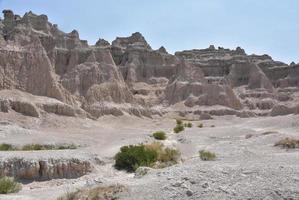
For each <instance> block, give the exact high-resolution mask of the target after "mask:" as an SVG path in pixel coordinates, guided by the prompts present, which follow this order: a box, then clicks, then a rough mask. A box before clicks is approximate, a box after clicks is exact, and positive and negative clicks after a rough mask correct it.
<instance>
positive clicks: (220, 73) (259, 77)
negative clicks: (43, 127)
mask: <svg viewBox="0 0 299 200" xmlns="http://www.w3.org/2000/svg"><path fill="white" fill-rule="evenodd" d="M3 14H4V20H2V21H1V20H0V90H5V89H8V90H15V89H16V90H20V91H23V92H26V93H30V94H32V95H36V96H43V97H49V98H54V99H56V100H58V102H55V103H53V102H52V103H51V102H49V101H45V102H47V103H40V102H38V103H36V102H35V103H32V102H28V101H27V100H24V99H21V101H13V102H12V101H8V100H9V99H10V98H8V96H3V98H1V101H0V102H1V104H0V108H1V111H2V112H9V111H10V110H15V111H16V112H19V113H23V114H25V115H29V116H34V117H39V116H40V115H41V114H43V113H44V112H46V113H55V114H59V115H67V116H78V113H80V116H90V115H91V116H93V117H99V116H102V115H105V114H113V115H116V116H119V115H122V114H124V113H129V114H133V115H137V116H150V115H151V114H153V113H157V110H160V112H158V113H157V114H161V113H163V112H164V109H165V110H167V111H170V110H169V109H167V107H168V106H170V105H171V106H172V108H174V110H175V108H176V107H175V106H173V105H176V104H178V103H183V105H184V106H185V107H186V108H193V107H195V106H214V105H222V106H225V107H228V108H229V109H236V110H240V109H245V110H246V109H249V110H251V112H253V114H254V112H258V111H259V110H263V112H267V113H268V114H270V111H271V109H272V108H273V107H275V105H276V104H278V102H280V103H283V104H293V103H296V102H293V101H296V97H295V96H294V95H293V92H294V91H293V89H292V91H291V92H290V87H293V88H294V87H298V86H299V85H298V84H299V65H298V64H295V63H292V65H290V66H289V65H286V64H284V63H282V62H277V61H273V60H272V58H271V57H270V56H268V55H262V56H257V55H247V54H246V53H245V51H244V50H243V49H241V48H240V47H238V48H236V49H235V50H229V49H224V48H221V47H219V48H218V49H217V48H215V46H213V45H211V46H210V47H209V48H207V49H201V50H188V51H182V52H176V53H175V55H171V54H169V53H168V52H167V50H166V49H165V48H164V47H161V48H159V49H158V50H153V49H152V48H151V46H150V45H149V44H148V43H147V41H146V40H145V38H144V37H143V36H142V35H141V34H140V33H138V32H137V33H134V34H132V35H131V36H129V37H118V38H116V39H115V40H114V41H113V42H112V44H111V45H110V44H109V42H107V41H105V40H104V39H99V40H98V42H97V43H96V44H95V45H94V46H89V45H88V44H87V41H85V40H81V39H80V37H79V33H78V31H76V30H73V31H72V32H70V33H64V32H62V31H60V30H59V29H58V26H57V25H55V24H51V23H50V22H48V17H47V16H46V15H36V14H34V13H32V12H28V13H26V14H25V15H24V16H23V17H19V16H16V15H14V13H13V12H12V11H10V10H5V11H3ZM25 96H26V95H25ZM0 97H1V96H0ZM4 97H5V98H4ZM265 98H270V100H269V99H268V100H264V99H265ZM271 99H272V100H271ZM7 102H9V103H7ZM157 108H159V109H157ZM82 109H85V111H83V110H82ZM215 112H216V111H215ZM216 113H222V111H219V112H216ZM267 113H266V114H267ZM278 113H279V112H278Z"/></svg>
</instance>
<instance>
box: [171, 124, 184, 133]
mask: <svg viewBox="0 0 299 200" xmlns="http://www.w3.org/2000/svg"><path fill="white" fill-rule="evenodd" d="M184 130H185V127H184V126H183V125H182V124H177V125H176V126H175V127H174V128H173V131H174V132H175V133H179V132H182V131H184Z"/></svg>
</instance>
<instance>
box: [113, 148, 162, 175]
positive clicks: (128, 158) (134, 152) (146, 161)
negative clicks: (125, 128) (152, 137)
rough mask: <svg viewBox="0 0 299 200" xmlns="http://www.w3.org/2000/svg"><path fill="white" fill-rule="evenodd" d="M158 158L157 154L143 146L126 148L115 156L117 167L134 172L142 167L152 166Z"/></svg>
mask: <svg viewBox="0 0 299 200" xmlns="http://www.w3.org/2000/svg"><path fill="white" fill-rule="evenodd" d="M157 158H158V154H157V152H156V151H154V150H151V149H148V148H145V146H144V145H143V144H140V145H130V146H124V147H122V148H121V149H120V152H119V153H117V154H116V155H115V167H116V168H117V169H124V170H127V171H128V172H134V171H135V170H136V169H137V168H138V167H140V166H147V167H149V166H152V165H153V164H154V163H155V162H156V161H157Z"/></svg>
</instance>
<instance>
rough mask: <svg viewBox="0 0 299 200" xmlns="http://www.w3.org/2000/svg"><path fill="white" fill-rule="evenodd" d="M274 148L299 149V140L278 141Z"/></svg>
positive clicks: (285, 139) (286, 139)
mask: <svg viewBox="0 0 299 200" xmlns="http://www.w3.org/2000/svg"><path fill="white" fill-rule="evenodd" d="M274 146H280V147H282V148H285V149H295V148H299V140H296V139H293V138H284V139H282V140H280V141H278V142H277V143H276V144H275V145H274Z"/></svg>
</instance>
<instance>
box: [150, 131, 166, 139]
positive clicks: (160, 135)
mask: <svg viewBox="0 0 299 200" xmlns="http://www.w3.org/2000/svg"><path fill="white" fill-rule="evenodd" d="M153 136H154V138H155V139H157V140H165V139H166V133H165V132H163V131H157V132H155V133H153Z"/></svg>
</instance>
